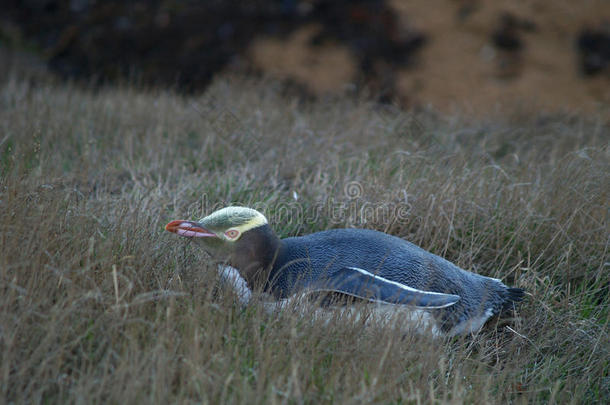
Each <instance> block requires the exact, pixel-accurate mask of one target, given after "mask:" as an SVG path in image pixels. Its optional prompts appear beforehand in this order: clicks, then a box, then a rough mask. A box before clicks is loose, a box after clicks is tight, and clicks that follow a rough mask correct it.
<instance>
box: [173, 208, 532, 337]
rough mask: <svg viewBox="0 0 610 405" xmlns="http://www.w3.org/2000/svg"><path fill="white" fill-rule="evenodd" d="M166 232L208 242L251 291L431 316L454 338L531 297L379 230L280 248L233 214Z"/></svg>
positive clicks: (258, 219)
mask: <svg viewBox="0 0 610 405" xmlns="http://www.w3.org/2000/svg"><path fill="white" fill-rule="evenodd" d="M166 229H167V230H169V231H171V232H175V233H177V234H179V235H182V236H185V237H190V238H193V239H195V240H198V241H201V242H202V244H203V247H204V248H205V249H206V250H207V251H208V252H210V253H211V254H212V255H213V256H216V257H217V258H220V259H222V260H224V261H225V263H226V264H227V265H228V266H230V268H232V269H236V270H237V272H239V274H240V276H241V277H243V279H244V280H245V282H246V283H247V286H248V288H250V289H254V288H257V287H260V288H262V289H263V290H264V291H266V292H268V293H270V294H272V295H273V296H274V297H275V298H276V299H277V300H287V299H290V298H291V297H296V296H301V295H303V294H308V293H339V294H345V295H347V296H352V297H355V298H357V299H361V300H366V301H371V302H376V303H378V304H384V305H385V307H387V306H400V307H401V308H403V309H404V308H411V309H413V310H420V311H421V310H423V311H426V312H427V313H429V314H430V315H431V316H432V317H433V318H434V320H435V321H436V324H437V325H436V326H437V327H438V329H439V330H441V331H443V332H444V333H446V334H449V335H455V334H460V333H467V332H476V331H477V330H479V329H480V327H481V326H482V325H483V324H484V323H485V322H486V321H487V320H488V319H489V318H490V317H492V316H494V315H498V314H502V313H504V312H507V311H509V310H510V309H512V308H513V307H514V304H515V303H516V302H518V301H520V300H521V298H522V297H523V294H524V291H523V290H521V289H518V288H509V287H507V286H506V285H504V284H503V283H502V282H501V281H500V280H497V279H494V278H490V277H485V276H481V275H478V274H475V273H472V272H469V271H466V270H463V269H461V268H459V267H458V266H456V265H454V264H453V263H451V262H449V261H447V260H445V259H443V258H441V257H439V256H437V255H435V254H432V253H430V252H428V251H426V250H424V249H422V248H420V247H418V246H416V245H414V244H412V243H410V242H407V241H405V240H403V239H401V238H398V237H395V236H392V235H388V234H385V233H383V232H378V231H374V230H366V229H333V230H327V231H322V232H316V233H313V234H310V235H305V236H299V237H291V238H285V239H282V240H280V239H278V238H277V236H275V233H274V232H273V230H272V229H271V227H270V226H269V224H268V223H267V220H266V218H265V217H264V216H263V215H262V214H260V213H259V212H258V211H255V210H252V209H249V208H245V207H227V208H224V209H222V210H219V211H216V212H214V213H212V214H211V215H209V216H208V217H205V218H203V219H202V220H200V221H199V222H193V221H172V222H170V223H169V224H168V225H167V226H166ZM240 285H241V284H240ZM241 288H242V289H243V285H242V287H241Z"/></svg>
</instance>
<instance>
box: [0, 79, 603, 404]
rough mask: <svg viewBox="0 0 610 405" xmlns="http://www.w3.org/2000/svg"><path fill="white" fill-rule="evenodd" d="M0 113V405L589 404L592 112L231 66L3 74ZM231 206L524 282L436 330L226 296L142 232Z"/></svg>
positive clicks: (296, 230)
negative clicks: (227, 72)
mask: <svg viewBox="0 0 610 405" xmlns="http://www.w3.org/2000/svg"><path fill="white" fill-rule="evenodd" d="M0 128H1V131H0V291H1V293H0V387H1V388H0V389H1V393H0V402H5V403H8V402H15V403H37V402H52V403H53V402H61V403H75V402H85V403H95V402H107V401H110V402H117V403H134V402H147V403H148V402H150V403H168V402H204V403H224V402H228V403H236V402H247V403H279V402H301V401H303V402H310V403H320V402H322V403H354V402H374V403H404V402H408V403H419V402H452V403H462V402H464V403H507V402H514V403H527V402H551V403H552V402H554V401H557V402H561V403H569V402H573V403H592V402H599V403H608V401H609V400H610V392H609V388H608V387H609V385H610V384H609V383H610V381H609V375H610V361H609V347H610V345H609V331H608V318H609V312H608V305H609V304H610V301H609V298H608V288H609V286H610V284H609V276H608V274H609V269H608V265H609V259H608V257H609V256H608V243H609V238H608V235H609V228H608V201H610V186H609V185H610V151H609V150H608V139H609V135H610V132H609V130H608V127H607V126H605V125H604V124H603V122H601V121H600V122H596V121H594V120H593V121H585V120H582V119H580V118H578V117H576V116H561V117H559V116H524V115H519V114H513V115H511V116H509V117H508V118H507V117H504V118H498V117H496V118H489V119H488V120H486V121H479V122H467V121H464V120H463V119H461V118H460V117H439V116H436V115H434V114H431V113H427V112H420V113H417V114H413V113H406V112H401V111H399V110H395V109H393V108H389V107H382V106H379V105H375V104H372V103H369V102H366V101H363V100H360V99H353V98H348V97H345V98H341V99H327V100H324V101H311V102H303V101H301V100H299V99H297V98H295V97H292V96H290V95H289V94H286V93H285V92H284V89H283V88H282V87H281V86H279V85H278V84H277V83H274V82H250V81H248V80H244V79H236V78H227V79H225V80H220V79H219V80H217V81H215V82H214V83H213V85H212V86H211V87H210V88H209V89H208V91H207V92H206V93H205V94H203V95H201V96H197V97H192V98H185V97H181V96H177V95H174V94H171V93H166V92H161V91H137V90H134V89H133V88H132V87H129V86H126V87H123V88H114V89H111V88H108V89H101V90H96V91H85V90H79V89H77V88H74V87H72V86H69V85H57V86H56V85H48V84H39V85H33V84H31V82H29V81H28V80H23V79H16V78H14V76H13V78H12V79H9V80H6V81H4V82H3V83H2V85H1V87H0ZM350 182H358V184H360V185H361V186H362V189H361V191H358V193H357V195H353V194H350V195H349V196H348V195H346V193H345V191H346V190H345V189H344V188H345V186H346V185H347V184H354V183H350ZM295 197H296V198H297V200H296V201H295ZM229 203H242V204H245V205H257V206H258V207H261V206H262V208H264V210H265V213H266V214H267V216H268V217H269V218H271V219H272V222H273V226H274V227H275V229H276V230H277V231H278V233H280V234H281V235H282V236H289V235H296V234H304V233H308V232H312V231H317V230H322V229H327V228H329V227H345V226H360V227H367V228H373V229H378V230H383V231H386V232H388V233H391V234H393V235H397V236H400V237H403V238H405V239H408V240H410V241H412V242H414V243H417V244H419V245H421V246H422V247H424V248H426V249H428V250H430V251H432V252H434V253H437V254H439V255H442V256H444V257H446V258H448V259H450V260H452V261H454V262H456V263H457V264H458V265H460V266H462V267H464V268H467V269H473V270H475V271H477V272H479V273H481V274H485V275H490V276H494V277H499V278H502V279H503V280H504V281H505V282H506V283H507V284H511V285H515V286H518V287H522V288H525V289H527V291H528V292H529V293H530V294H531V295H530V296H529V297H528V298H527V300H526V301H525V302H524V303H523V305H522V306H521V308H520V310H519V312H518V317H517V318H516V319H514V320H512V321H511V322H510V323H508V324H507V323H496V322H492V323H491V324H489V325H488V326H487V327H486V329H485V330H484V331H483V332H482V333H480V334H478V335H477V336H474V337H465V338H456V339H446V340H443V339H440V340H436V341H434V340H430V339H428V338H427V337H425V336H421V335H416V334H415V335H413V334H406V335H403V334H402V333H401V332H400V331H399V330H396V329H395V328H392V327H391V326H385V327H380V328H371V327H364V326H363V325H362V324H360V323H354V322H350V319H349V318H341V317H338V318H337V319H336V320H335V321H334V322H331V323H330V324H328V325H325V324H324V323H323V322H320V321H319V320H316V319H311V318H309V317H308V316H304V317H296V316H293V315H291V314H290V313H289V312H286V313H282V314H280V315H274V316H271V315H267V314H265V312H264V311H262V309H261V307H260V305H257V304H253V305H251V306H249V307H247V308H245V309H243V310H242V309H241V308H240V307H239V306H238V305H236V304H235V302H234V296H233V295H232V294H231V293H230V292H229V291H222V290H220V291H219V290H218V289H217V288H216V287H215V285H216V283H215V281H216V276H215V271H214V268H213V265H212V264H211V263H208V260H207V258H206V257H205V256H203V255H201V254H200V252H199V251H197V250H196V249H195V248H194V247H193V246H191V245H189V244H188V242H187V241H185V240H178V238H175V237H173V235H170V234H168V233H166V232H164V230H163V225H164V224H165V223H166V222H167V221H168V220H169V219H173V218H177V217H187V218H189V217H195V218H197V217H200V216H202V215H203V214H205V213H208V212H210V211H211V210H212V209H213V206H214V205H215V204H221V205H223V204H229ZM341 204H343V206H345V207H347V212H348V213H349V215H343V216H339V217H337V216H333V215H331V214H330V213H329V212H327V211H324V210H322V211H320V215H318V216H317V218H316V220H315V221H313V220H303V218H306V216H302V217H300V218H299V217H298V216H295V215H294V214H293V213H290V212H291V211H286V210H283V209H281V207H285V206H291V207H294V206H299V207H301V208H302V209H303V210H304V211H305V212H309V211H311V210H312V209H313V207H321V206H331V207H333V206H334V207H336V206H337V205H341ZM365 204H369V205H372V206H374V207H379V206H383V205H384V204H386V205H391V206H392V207H395V208H396V209H395V210H391V211H389V216H372V217H367V218H362V217H360V216H359V215H358V212H360V211H359V208H361V207H362V206H363V205H365ZM365 220H366V221H365Z"/></svg>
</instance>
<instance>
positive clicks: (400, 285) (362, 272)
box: [346, 267, 461, 309]
mask: <svg viewBox="0 0 610 405" xmlns="http://www.w3.org/2000/svg"><path fill="white" fill-rule="evenodd" d="M346 268H348V269H350V270H354V271H357V272H358V273H360V274H364V275H365V276H368V277H372V278H374V279H376V280H379V281H382V282H384V283H388V284H392V285H393V286H395V287H398V288H400V289H402V290H405V291H408V292H411V293H417V294H424V295H438V296H442V297H447V296H455V297H458V301H459V300H460V299H461V297H460V296H459V295H454V294H443V293H438V292H433V291H423V290H418V289H417V288H413V287H409V286H408V285H404V284H401V283H398V282H396V281H392V280H388V279H387V278H384V277H381V276H376V275H375V274H373V273H370V272H368V271H366V270H363V269H360V268H358V267H346ZM456 302H457V301H456ZM456 302H450V303H448V304H444V305H438V306H428V308H431V309H432V308H446V307H449V306H451V305H453V304H455V303H456Z"/></svg>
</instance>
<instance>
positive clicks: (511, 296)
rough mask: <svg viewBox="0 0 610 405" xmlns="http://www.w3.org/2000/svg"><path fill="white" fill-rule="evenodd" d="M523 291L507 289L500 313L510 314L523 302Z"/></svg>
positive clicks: (520, 289)
mask: <svg viewBox="0 0 610 405" xmlns="http://www.w3.org/2000/svg"><path fill="white" fill-rule="evenodd" d="M524 296H525V290H524V289H522V288H507V289H506V295H505V297H504V298H505V299H504V303H503V304H502V312H510V311H512V310H513V309H514V307H515V305H516V304H517V303H519V302H521V301H522V300H523V297H524Z"/></svg>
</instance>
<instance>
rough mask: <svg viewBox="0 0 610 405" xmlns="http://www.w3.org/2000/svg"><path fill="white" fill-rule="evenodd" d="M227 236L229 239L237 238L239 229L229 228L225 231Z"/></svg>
mask: <svg viewBox="0 0 610 405" xmlns="http://www.w3.org/2000/svg"><path fill="white" fill-rule="evenodd" d="M225 236H226V237H227V238H229V239H237V237H238V236H239V231H238V230H237V229H229V230H228V231H226V232H225Z"/></svg>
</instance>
